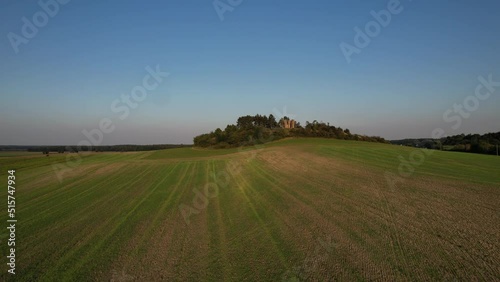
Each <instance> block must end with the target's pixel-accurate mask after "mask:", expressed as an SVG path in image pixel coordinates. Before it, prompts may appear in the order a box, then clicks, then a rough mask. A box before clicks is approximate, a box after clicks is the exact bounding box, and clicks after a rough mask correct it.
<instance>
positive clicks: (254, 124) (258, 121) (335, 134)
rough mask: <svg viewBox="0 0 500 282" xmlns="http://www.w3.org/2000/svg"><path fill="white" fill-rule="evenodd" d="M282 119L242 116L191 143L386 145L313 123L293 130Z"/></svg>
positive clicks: (377, 139)
mask: <svg viewBox="0 0 500 282" xmlns="http://www.w3.org/2000/svg"><path fill="white" fill-rule="evenodd" d="M285 120H287V121H290V118H289V117H286V116H285V117H283V118H281V119H280V120H279V121H277V120H276V118H275V117H274V116H273V115H272V114H270V115H269V116H266V115H260V114H257V115H254V116H251V115H246V116H241V117H239V118H238V119H237V120H236V124H229V125H227V126H226V128H225V129H224V130H222V129H220V128H217V129H215V130H214V131H212V132H210V133H205V134H201V135H198V136H196V137H194V140H193V142H194V145H195V146H197V147H213V148H231V147H239V146H251V145H256V144H263V143H267V142H270V141H274V140H279V139H283V138H286V137H324V138H335V139H344V140H358V141H369V142H381V143H388V142H387V141H386V140H385V139H384V138H382V137H378V136H372V137H371V136H365V135H358V134H352V133H351V132H350V131H349V129H342V128H341V127H335V126H332V125H330V123H324V122H318V121H316V120H314V121H313V122H309V121H306V124H305V126H302V125H301V124H300V123H299V122H297V123H296V124H295V128H284V121H285Z"/></svg>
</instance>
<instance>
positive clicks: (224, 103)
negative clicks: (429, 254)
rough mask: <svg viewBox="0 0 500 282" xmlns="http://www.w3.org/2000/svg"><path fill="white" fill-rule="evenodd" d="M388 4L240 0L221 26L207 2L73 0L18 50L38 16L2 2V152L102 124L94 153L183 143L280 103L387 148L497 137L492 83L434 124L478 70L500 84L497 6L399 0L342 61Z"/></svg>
mask: <svg viewBox="0 0 500 282" xmlns="http://www.w3.org/2000/svg"><path fill="white" fill-rule="evenodd" d="M221 1H222V2H226V1H227V0H221ZM45 2H47V0H45ZM388 2H389V1H387V0H377V1H332V0H324V1H306V0H303V1H297V0H275V1H271V0H243V2H242V3H241V5H239V6H237V7H235V8H234V10H233V11H232V12H226V13H224V20H223V21H221V20H220V18H219V16H218V14H217V12H216V11H215V9H214V6H213V5H212V1H211V0H203V1H202V0H197V1H195V0H190V1H188V0H175V1H174V0H172V1H118V0H115V1H79V0H72V1H70V2H69V3H67V4H65V5H60V7H59V11H58V13H57V14H56V15H55V16H54V17H51V18H49V21H48V23H47V24H46V26H44V27H41V28H39V30H38V32H37V33H36V34H35V36H34V37H33V38H31V39H29V42H28V43H27V44H20V45H19V46H18V48H19V52H18V53H17V54H16V53H15V52H14V49H13V47H12V46H11V43H10V41H9V38H8V34H9V33H10V32H13V33H15V34H17V35H22V31H21V29H22V26H23V21H22V18H23V17H26V18H28V19H29V20H30V21H32V19H33V15H34V14H35V13H36V12H38V11H41V10H42V9H41V7H40V6H39V5H38V4H37V2H36V1H17V0H3V1H2V2H1V3H0V21H1V25H0V34H1V35H2V37H1V38H2V39H1V40H0V58H1V64H0V93H1V102H0V132H1V133H0V144H4V145H5V144H13V145H25V144H42V145H44V144H76V143H77V142H78V141H80V140H82V139H85V137H84V135H83V134H82V130H84V129H86V130H91V129H94V128H98V124H99V121H100V120H101V119H102V118H110V119H111V120H112V121H113V124H114V125H115V126H116V129H115V130H114V131H113V132H112V133H108V134H104V140H103V142H102V144H125V143H137V144H151V143H191V142H192V137H193V136H195V135H198V134H200V133H204V132H208V131H210V130H213V129H215V128H217V127H221V128H224V127H225V126H226V125H227V124H228V123H234V122H235V119H236V118H237V117H238V116H241V115H246V114H257V113H260V114H269V113H275V115H276V111H274V112H273V109H274V110H276V109H277V110H279V111H281V112H282V110H283V108H284V107H286V109H287V112H288V114H289V115H290V114H291V115H294V116H295V118H296V119H297V120H298V121H300V122H301V123H305V121H306V120H309V121H312V120H318V121H321V120H322V121H325V122H330V123H331V124H333V125H336V126H341V127H343V128H349V129H350V130H351V131H352V132H355V133H359V134H368V135H380V136H382V137H385V138H388V139H395V138H404V137H429V136H430V135H431V132H432V130H433V129H434V128H436V127H441V128H443V129H444V130H445V131H446V133H447V134H448V135H451V134H459V133H462V132H465V133H469V132H471V133H476V132H477V133H485V132H489V131H499V130H500V123H499V122H500V111H499V109H500V107H499V106H500V87H499V88H498V89H497V91H496V92H494V93H493V94H492V95H491V97H490V98H488V99H487V100H486V101H481V102H480V105H479V107H478V109H477V110H476V111H474V112H472V113H470V114H471V115H470V117H469V118H468V119H463V124H462V125H461V126H460V127H459V128H458V129H456V130H453V129H452V127H451V126H452V125H453V124H454V123H447V122H445V121H443V118H442V116H443V113H444V112H445V111H446V110H447V109H449V108H451V107H452V106H453V105H454V104H460V103H462V102H463V100H464V99H465V98H466V97H467V96H469V95H473V94H474V89H475V88H476V86H477V84H478V80H477V77H478V76H479V75H482V76H487V75H489V74H492V75H493V79H494V80H496V81H500V53H499V50H500V17H498V11H500V1H495V0H492V1H472V0H457V1H445V0H441V1H423V0H421V1H418V0H413V1H409V0H401V5H402V7H403V10H402V12H400V13H399V14H397V15H392V18H391V22H390V23H389V25H388V26H387V27H383V28H382V29H381V32H380V34H378V36H375V37H374V38H372V39H371V43H370V44H369V45H368V46H367V47H365V48H362V49H361V52H360V53H359V54H354V55H353V56H352V57H351V59H352V61H351V63H347V61H346V59H345V57H344V55H343V53H342V51H341V49H340V48H339V45H340V43H341V42H346V43H349V44H354V41H353V39H354V36H355V31H354V28H355V27H356V26H358V27H360V28H362V29H364V27H365V25H366V24H367V23H368V22H369V21H371V20H373V17H372V15H370V11H372V10H375V11H379V10H382V9H387V3H388ZM156 65H160V68H161V70H163V71H168V72H169V73H170V76H169V77H168V78H166V79H165V80H164V81H163V82H162V83H161V84H160V85H159V87H158V88H156V89H155V90H154V91H152V92H150V93H149V94H148V97H147V98H146V99H145V100H144V101H143V102H141V103H139V105H138V107H137V108H136V109H132V110H131V112H130V115H129V116H128V117H127V118H126V119H124V120H120V119H119V118H118V114H116V113H114V112H113V111H111V109H110V105H111V104H112V102H113V101H114V100H115V99H119V98H120V95H121V94H122V93H125V94H129V93H130V91H131V89H132V88H133V87H135V86H137V85H141V84H142V79H143V77H144V76H145V75H146V74H147V71H146V70H145V67H146V66H152V67H154V66H156Z"/></svg>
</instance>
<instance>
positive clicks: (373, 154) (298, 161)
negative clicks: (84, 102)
mask: <svg viewBox="0 0 500 282" xmlns="http://www.w3.org/2000/svg"><path fill="white" fill-rule="evenodd" d="M429 151H430V152H433V153H432V154H428V152H423V150H417V149H414V148H409V147H404V146H391V145H387V144H380V143H368V142H355V141H345V140H334V139H323V138H293V139H285V140H280V141H276V142H270V143H267V144H264V145H257V146H253V147H246V148H232V149H220V150H213V149H196V148H177V149H169V150H161V151H150V152H130V153H107V152H105V153H86V154H82V156H83V157H82V162H81V163H80V164H78V165H76V166H74V167H73V168H72V170H70V171H68V172H66V173H64V175H63V178H62V181H61V182H59V181H58V180H57V177H55V176H54V170H53V165H55V164H58V163H64V162H66V161H67V159H66V156H71V155H72V154H66V156H65V155H64V154H56V155H54V156H53V157H50V158H46V157H43V156H42V155H22V156H10V157H2V156H0V166H2V167H4V168H6V169H7V168H8V169H16V177H17V179H18V180H19V183H18V186H17V192H16V193H17V194H16V198H17V199H18V206H17V215H18V219H19V222H18V223H19V224H18V225H19V226H18V230H17V236H18V237H17V240H18V242H22V243H21V244H19V245H18V246H17V251H16V254H17V260H18V262H19V263H18V265H17V273H18V274H16V277H15V278H16V281H32V280H37V279H41V280H44V279H49V280H50V279H51V278H52V277H58V279H60V280H73V281H76V280H78V281H90V280H93V281H94V280H99V281H102V280H107V281H109V280H115V281H117V280H120V279H128V280H130V279H136V280H145V281H148V280H149V281H153V280H172V279H174V278H175V279H179V280H217V281H220V280H237V281H240V280H245V279H246V280H254V281H256V280H274V281H277V280H290V279H301V280H305V279H308V280H328V279H337V280H338V279H341V280H449V279H457V280H473V279H474V278H475V277H482V278H483V279H484V280H490V281H491V280H495V279H496V278H497V277H499V276H500V272H499V269H498V267H497V266H498V261H500V254H499V253H498V251H497V250H498V249H499V248H500V245H499V240H498V234H500V229H499V228H500V227H499V226H498V224H497V223H498V222H499V221H500V213H499V212H498V207H499V203H500V191H499V189H498V187H500V175H499V174H498V171H497V168H498V167H500V158H497V157H494V156H487V155H466V154H461V153H454V152H442V151H431V150H429ZM419 154H422V155H424V156H425V158H424V159H423V160H421V159H420V161H419V162H418V163H416V162H415V156H417V155H419ZM402 159H405V160H411V159H413V161H412V162H410V164H412V166H413V171H412V173H410V174H409V173H408V171H407V170H404V171H399V166H400V165H401V163H404V162H402ZM387 175H393V176H394V177H395V178H392V179H388V178H387ZM0 177H1V178H2V179H7V177H6V170H4V171H1V172H0ZM1 193H2V197H4V199H6V198H7V194H6V189H5V190H3V191H2V192H1ZM0 219H1V220H2V221H3V222H5V220H6V219H7V217H6V214H3V215H1V218H0ZM5 234H6V233H5V232H3V233H2V235H3V236H4V237H3V238H6V237H5ZM3 240H5V239H2V241H3ZM7 248H8V247H7V244H2V245H1V250H2V253H3V254H6V253H7ZM9 278H10V277H7V274H5V272H3V273H2V274H1V275H0V280H2V281H9Z"/></svg>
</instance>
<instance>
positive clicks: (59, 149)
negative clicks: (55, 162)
mask: <svg viewBox="0 0 500 282" xmlns="http://www.w3.org/2000/svg"><path fill="white" fill-rule="evenodd" d="M191 146H192V145H182V144H181V145H171V144H161V145H112V146H92V147H87V146H82V147H77V146H0V151H28V152H42V153H44V154H45V153H47V152H51V153H52V152H55V153H65V152H69V153H78V151H79V150H81V151H83V152H88V151H93V152H131V151H152V150H163V149H173V148H182V147H191Z"/></svg>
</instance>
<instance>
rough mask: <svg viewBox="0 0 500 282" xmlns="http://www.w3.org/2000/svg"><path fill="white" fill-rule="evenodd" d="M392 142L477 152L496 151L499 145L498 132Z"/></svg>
mask: <svg viewBox="0 0 500 282" xmlns="http://www.w3.org/2000/svg"><path fill="white" fill-rule="evenodd" d="M391 143H392V144H397V145H404V146H411V147H420V148H427V149H436V150H446V151H457V152H469V153H479V154H492V155H495V154H496V153H497V145H500V132H496V133H486V134H483V135H480V134H468V135H465V134H460V135H453V136H448V137H443V138H441V139H429V138H420V139H404V140H394V141H391Z"/></svg>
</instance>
